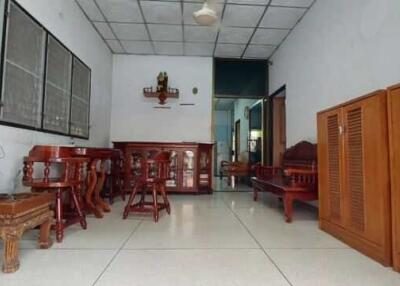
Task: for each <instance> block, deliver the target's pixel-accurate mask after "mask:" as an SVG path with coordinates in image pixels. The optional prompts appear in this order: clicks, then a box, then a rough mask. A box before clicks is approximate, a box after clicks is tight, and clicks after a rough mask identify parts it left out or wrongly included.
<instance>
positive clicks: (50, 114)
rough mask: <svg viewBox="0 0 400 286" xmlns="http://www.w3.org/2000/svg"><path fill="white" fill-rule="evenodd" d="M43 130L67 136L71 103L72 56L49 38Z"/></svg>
mask: <svg viewBox="0 0 400 286" xmlns="http://www.w3.org/2000/svg"><path fill="white" fill-rule="evenodd" d="M47 51H48V52H47V70H46V91H45V99H44V114H43V116H44V118H43V128H44V129H46V130H51V131H58V132H62V133H65V134H67V133H68V130H69V113H70V101H71V66H72V55H71V53H70V52H69V51H68V50H67V49H66V48H64V47H63V46H62V45H61V44H60V43H59V42H58V41H57V40H55V39H54V38H53V37H51V36H49V38H48V46H47Z"/></svg>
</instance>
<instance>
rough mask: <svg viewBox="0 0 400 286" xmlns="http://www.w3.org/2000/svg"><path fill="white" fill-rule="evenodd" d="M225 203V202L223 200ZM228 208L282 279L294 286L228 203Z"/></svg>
mask: <svg viewBox="0 0 400 286" xmlns="http://www.w3.org/2000/svg"><path fill="white" fill-rule="evenodd" d="M223 201H224V203H226V202H225V200H223ZM226 206H227V207H228V208H229V210H230V211H231V212H232V214H233V215H234V216H235V217H236V219H237V220H238V221H239V223H240V224H241V225H242V226H243V227H244V228H245V229H246V231H247V233H248V234H249V235H250V236H251V237H252V238H253V240H254V241H255V242H256V243H257V245H258V246H259V247H260V250H261V251H262V252H263V253H264V254H265V256H266V257H267V258H268V260H269V261H271V263H272V264H273V265H274V266H275V268H276V269H277V270H278V271H279V273H280V274H281V275H282V277H283V278H284V279H285V280H286V282H287V283H288V284H289V285H290V286H293V284H292V282H290V280H289V278H288V277H287V276H286V274H285V273H284V272H283V271H282V269H280V268H279V266H278V264H277V263H276V262H275V261H274V260H273V259H272V257H271V256H270V255H269V254H268V253H267V251H266V250H265V249H264V247H263V246H262V245H261V243H260V242H259V241H258V240H257V239H256V237H255V236H254V235H253V233H252V232H251V231H250V229H249V228H248V227H247V226H246V225H245V224H244V222H243V221H242V220H241V219H240V217H239V216H238V215H237V214H236V213H235V212H234V211H233V210H232V209H231V208H230V207H229V205H228V204H227V203H226Z"/></svg>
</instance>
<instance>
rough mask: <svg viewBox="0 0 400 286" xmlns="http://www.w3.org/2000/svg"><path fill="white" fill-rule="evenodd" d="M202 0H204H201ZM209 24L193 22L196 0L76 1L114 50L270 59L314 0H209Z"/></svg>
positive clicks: (197, 4)
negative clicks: (212, 16)
mask: <svg viewBox="0 0 400 286" xmlns="http://www.w3.org/2000/svg"><path fill="white" fill-rule="evenodd" d="M204 1H205V0H204ZM213 1H215V4H216V10H217V13H218V15H219V22H218V24H216V25H214V26H201V25H197V24H196V23H195V21H194V19H193V16H192V14H193V12H195V11H197V10H199V9H200V8H201V7H202V4H203V1H200V0H124V1H115V0H75V2H76V4H77V5H78V7H79V8H80V9H81V10H82V11H83V13H84V15H85V17H86V18H87V19H88V20H89V21H90V22H91V24H92V26H93V27H94V29H95V30H96V31H97V33H98V34H99V35H100V37H101V39H102V40H103V41H104V42H105V43H106V45H107V46H108V48H109V49H110V50H111V51H112V53H114V54H138V55H144V54H146V55H152V54H153V55H154V54H156V55H184V56H209V57H220V58H239V59H263V60H265V59H269V58H270V57H271V56H272V55H273V54H274V53H275V52H276V51H277V50H278V49H279V47H280V46H281V45H282V43H283V42H284V41H285V40H286V39H287V38H288V36H289V35H290V34H291V32H292V31H293V29H294V27H296V25H297V24H298V23H299V22H300V21H301V20H302V19H303V17H304V16H305V14H306V13H307V12H308V11H309V9H310V8H311V7H312V5H314V3H315V2H316V0H213Z"/></svg>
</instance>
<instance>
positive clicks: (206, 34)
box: [184, 26, 218, 43]
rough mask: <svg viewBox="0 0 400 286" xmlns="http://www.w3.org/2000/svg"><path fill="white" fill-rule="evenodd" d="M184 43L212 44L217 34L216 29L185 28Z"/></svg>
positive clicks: (201, 27) (202, 27) (203, 27)
mask: <svg viewBox="0 0 400 286" xmlns="http://www.w3.org/2000/svg"><path fill="white" fill-rule="evenodd" d="M184 30H185V41H189V42H206V43H207V42H208V43H214V42H215V39H216V37H217V34H218V29H217V27H205V26H185V27H184Z"/></svg>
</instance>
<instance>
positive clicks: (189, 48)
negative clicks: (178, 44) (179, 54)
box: [184, 43, 214, 57]
mask: <svg viewBox="0 0 400 286" xmlns="http://www.w3.org/2000/svg"><path fill="white" fill-rule="evenodd" d="M184 47H185V55H186V56H206V57H212V56H213V52H214V44H211V43H185V45H184Z"/></svg>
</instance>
